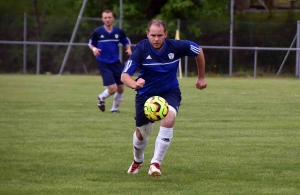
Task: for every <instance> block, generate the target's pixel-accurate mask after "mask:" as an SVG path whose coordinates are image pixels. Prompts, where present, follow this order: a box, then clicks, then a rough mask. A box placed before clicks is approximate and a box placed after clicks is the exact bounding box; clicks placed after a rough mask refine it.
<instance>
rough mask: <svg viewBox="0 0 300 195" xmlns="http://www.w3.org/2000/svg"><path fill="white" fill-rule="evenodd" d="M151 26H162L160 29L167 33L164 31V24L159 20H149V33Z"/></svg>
mask: <svg viewBox="0 0 300 195" xmlns="http://www.w3.org/2000/svg"><path fill="white" fill-rule="evenodd" d="M152 25H155V26H162V27H163V28H164V32H166V31H167V29H166V23H165V22H164V21H162V20H160V19H153V20H151V21H150V22H149V23H148V32H149V30H150V27H151V26H152Z"/></svg>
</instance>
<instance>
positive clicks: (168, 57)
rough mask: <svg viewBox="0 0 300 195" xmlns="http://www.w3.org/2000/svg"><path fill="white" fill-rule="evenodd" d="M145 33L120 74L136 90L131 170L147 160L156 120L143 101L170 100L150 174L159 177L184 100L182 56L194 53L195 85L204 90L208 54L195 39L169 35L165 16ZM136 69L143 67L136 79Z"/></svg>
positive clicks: (152, 23)
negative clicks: (179, 77)
mask: <svg viewBox="0 0 300 195" xmlns="http://www.w3.org/2000/svg"><path fill="white" fill-rule="evenodd" d="M146 33H147V37H148V39H145V40H143V41H140V42H139V43H138V44H137V45H136V47H135V49H134V51H133V53H132V55H131V56H130V58H129V59H128V61H127V62H126V66H125V68H124V70H123V73H122V75H121V80H122V81H123V83H124V84H125V85H126V86H128V87H130V88H134V89H136V91H137V93H136V97H135V109H136V115H135V117H136V131H135V132H134V133H133V150H134V161H133V162H132V164H131V166H130V167H129V169H128V173H129V174H136V173H138V171H139V169H140V168H141V165H142V163H143V161H144V149H145V147H146V145H147V143H148V137H149V135H150V134H151V132H152V128H153V122H151V121H149V119H147V118H146V116H145V115H144V110H143V109H144V103H145V101H146V100H147V99H148V98H149V97H151V96H154V95H158V96H161V97H163V98H165V99H166V100H167V102H168V103H169V113H168V115H167V116H166V117H165V118H164V119H163V120H162V121H161V124H160V128H159V133H158V136H157V138H156V142H155V149H154V155H153V158H152V160H151V165H150V168H149V171H148V175H151V176H153V177H160V176H161V174H162V173H161V168H160V165H161V164H162V161H163V159H164V156H165V154H166V152H167V150H168V148H169V146H170V143H171V141H172V137H173V130H174V123H175V118H176V115H177V113H178V109H179V106H180V102H181V92H180V88H179V82H178V80H177V76H176V75H177V70H178V66H179V60H180V58H182V57H184V56H194V57H195V59H196V63H197V66H198V79H197V81H196V87H197V88H198V89H200V90H201V89H204V88H206V86H207V84H206V81H205V79H204V73H205V58H204V54H203V51H202V49H201V48H200V47H199V46H198V45H197V44H196V43H194V42H192V41H189V40H173V39H166V38H167V34H168V33H167V31H166V24H165V22H163V21H162V20H158V19H155V20H152V21H151V22H149V24H148V30H147V32H146ZM137 69H139V70H140V74H139V75H138V78H137V79H136V80H134V79H133V78H132V77H131V76H132V75H133V74H134V73H135V72H136V70H137Z"/></svg>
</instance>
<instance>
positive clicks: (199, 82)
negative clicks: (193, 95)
mask: <svg viewBox="0 0 300 195" xmlns="http://www.w3.org/2000/svg"><path fill="white" fill-rule="evenodd" d="M196 87H197V88H198V89H200V90H202V89H205V88H206V87H207V83H206V81H205V79H204V78H198V79H197V82H196Z"/></svg>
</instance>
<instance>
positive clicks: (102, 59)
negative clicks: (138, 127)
mask: <svg viewBox="0 0 300 195" xmlns="http://www.w3.org/2000/svg"><path fill="white" fill-rule="evenodd" d="M102 21H103V23H104V25H103V26H100V27H98V28H96V29H95V30H94V32H93V34H92V36H91V39H90V40H89V44H88V45H89V47H90V49H91V50H92V51H93V54H94V56H96V59H97V61H98V69H99V71H100V74H101V76H102V79H103V85H104V86H106V87H107V89H105V90H104V91H103V92H102V93H101V94H99V95H98V107H99V109H100V110H101V111H102V112H104V111H105V102H104V100H105V99H106V98H108V97H109V96H111V95H113V94H114V102H113V105H112V108H111V109H110V111H111V112H113V113H118V112H120V111H119V105H120V103H121V101H122V99H123V92H124V85H123V83H122V82H121V79H120V77H121V73H122V70H123V66H122V64H121V62H120V59H119V49H118V44H119V43H122V45H123V46H125V47H126V50H125V52H126V53H127V55H128V56H129V55H131V43H130V40H129V38H128V37H127V36H126V34H125V32H124V31H123V30H122V29H120V28H117V27H115V26H113V23H114V14H113V12H112V11H110V10H105V11H103V12H102Z"/></svg>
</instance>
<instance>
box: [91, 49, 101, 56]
mask: <svg viewBox="0 0 300 195" xmlns="http://www.w3.org/2000/svg"><path fill="white" fill-rule="evenodd" d="M100 52H101V49H99V48H96V47H94V48H93V54H94V56H96V57H97V56H100Z"/></svg>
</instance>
